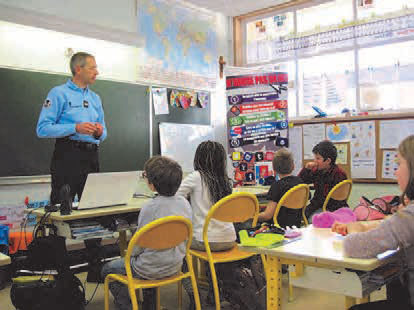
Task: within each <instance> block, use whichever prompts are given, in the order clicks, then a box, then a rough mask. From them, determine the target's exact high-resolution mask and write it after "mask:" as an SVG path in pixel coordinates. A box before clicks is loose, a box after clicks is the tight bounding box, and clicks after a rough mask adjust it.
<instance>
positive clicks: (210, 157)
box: [177, 141, 236, 310]
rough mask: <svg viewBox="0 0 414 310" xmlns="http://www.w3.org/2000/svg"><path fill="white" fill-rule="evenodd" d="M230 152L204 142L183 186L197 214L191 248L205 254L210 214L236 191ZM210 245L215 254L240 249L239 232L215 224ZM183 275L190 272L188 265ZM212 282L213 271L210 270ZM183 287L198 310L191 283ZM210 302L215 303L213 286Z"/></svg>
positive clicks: (182, 191) (210, 230)
mask: <svg viewBox="0 0 414 310" xmlns="http://www.w3.org/2000/svg"><path fill="white" fill-rule="evenodd" d="M226 163H227V156H226V151H225V149H224V147H223V145H221V144H220V143H219V142H215V141H204V142H202V143H200V144H199V145H198V147H197V150H196V153H195V155H194V172H192V173H190V174H189V175H188V176H187V177H186V178H185V179H184V180H183V182H182V183H181V186H180V189H179V190H178V192H177V195H182V196H184V197H187V198H190V202H191V208H192V210H193V221H192V223H193V241H192V243H191V248H192V249H194V250H198V251H205V246H204V242H203V227H204V222H205V220H206V217H207V213H208V212H209V211H210V209H211V207H212V206H213V205H214V204H215V203H216V202H217V201H219V200H220V199H221V198H224V197H226V196H227V195H230V194H231V193H232V191H233V189H232V186H231V182H230V179H229V177H228V176H227V170H226V166H227V165H226ZM208 241H209V245H210V249H211V251H213V252H220V251H226V250H229V249H231V248H233V247H234V246H235V245H236V242H235V241H236V232H235V229H234V226H233V223H226V222H221V221H217V220H211V222H210V224H209V228H208ZM183 271H187V266H186V264H185V265H184V267H183ZM207 274H208V278H210V276H209V274H210V271H209V269H208V270H207ZM182 283H183V286H184V288H185V290H186V292H187V293H188V296H189V299H190V305H189V307H188V309H191V310H193V309H195V301H194V295H193V289H192V286H191V283H190V280H189V279H188V278H187V279H184V280H183V281H182ZM208 295H209V296H208V298H207V299H209V300H210V302H212V299H213V297H212V296H213V291H212V287H211V286H210V290H209V294H208Z"/></svg>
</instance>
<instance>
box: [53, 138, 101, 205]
mask: <svg viewBox="0 0 414 310" xmlns="http://www.w3.org/2000/svg"><path fill="white" fill-rule="evenodd" d="M91 172H99V157H98V145H96V144H94V143H88V142H80V141H74V140H70V139H68V138H59V139H56V143H55V150H54V152H53V156H52V163H51V165H50V173H51V175H52V192H51V194H50V202H51V203H52V204H56V203H60V202H61V197H59V196H60V190H61V188H62V186H63V185H65V184H68V185H69V186H70V190H71V195H72V199H73V198H74V197H75V195H76V194H77V195H78V198H79V199H80V198H81V196H82V192H83V188H84V187H85V182H86V178H87V177H88V174H89V173H91Z"/></svg>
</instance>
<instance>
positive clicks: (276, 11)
mask: <svg viewBox="0 0 414 310" xmlns="http://www.w3.org/2000/svg"><path fill="white" fill-rule="evenodd" d="M331 1H332V0H316V1H309V0H294V1H289V2H287V3H284V4H281V5H278V6H275V7H271V8H267V9H263V10H259V11H255V12H253V13H249V14H245V15H241V16H237V17H234V18H233V35H234V41H233V42H234V46H233V47H234V65H236V66H244V67H257V66H263V65H277V64H279V63H284V62H287V61H294V63H295V72H296V74H295V77H294V79H290V80H294V81H295V83H294V85H295V92H296V103H295V105H296V115H295V116H293V118H306V117H307V116H305V115H300V114H299V112H300V111H301V110H303V109H300V98H299V93H300V90H299V87H298V81H299V71H300V70H299V60H300V59H305V58H310V57H314V56H319V55H326V54H335V53H339V52H344V51H353V53H354V70H355V92H356V94H355V98H356V110H357V112H359V111H361V89H360V88H361V87H360V79H359V76H360V66H359V51H360V50H361V49H364V48H367V47H376V46H384V45H392V44H394V43H398V42H406V41H411V40H413V39H412V38H409V37H408V38H395V39H393V40H390V41H388V42H385V43H384V42H381V41H379V42H376V43H372V44H369V46H359V45H358V43H357V39H353V44H352V45H351V46H348V47H344V48H336V49H329V50H327V51H324V52H321V53H317V54H315V55H305V56H299V55H298V53H297V50H295V52H294V55H293V56H291V57H285V58H280V59H277V60H276V59H271V60H270V61H264V62H257V63H250V64H247V23H250V22H253V21H257V20H260V19H265V18H269V17H273V16H275V15H280V14H284V13H288V12H292V13H293V23H294V25H293V31H294V34H295V35H296V34H297V29H298V20H297V11H298V10H301V9H304V8H309V7H313V6H317V5H321V4H324V3H327V2H331ZM349 1H352V8H353V20H352V22H354V23H356V22H357V21H358V7H357V2H356V1H355V0H349ZM291 104H292V103H291ZM384 111H386V112H387V113H395V112H398V109H396V110H392V109H391V110H384ZM291 118H292V117H291Z"/></svg>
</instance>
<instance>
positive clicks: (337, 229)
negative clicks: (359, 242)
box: [331, 222, 348, 236]
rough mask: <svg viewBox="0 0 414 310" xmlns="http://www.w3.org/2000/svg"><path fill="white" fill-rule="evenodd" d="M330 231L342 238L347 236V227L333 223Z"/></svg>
mask: <svg viewBox="0 0 414 310" xmlns="http://www.w3.org/2000/svg"><path fill="white" fill-rule="evenodd" d="M331 230H332V231H333V232H336V233H338V234H341V235H342V236H346V235H347V234H348V225H347V224H342V223H338V222H335V223H333V225H332V228H331Z"/></svg>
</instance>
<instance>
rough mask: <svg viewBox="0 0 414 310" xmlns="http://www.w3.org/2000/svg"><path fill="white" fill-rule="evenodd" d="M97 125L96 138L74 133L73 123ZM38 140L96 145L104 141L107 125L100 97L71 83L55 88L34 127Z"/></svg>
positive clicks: (48, 96) (74, 124) (74, 126)
mask: <svg viewBox="0 0 414 310" xmlns="http://www.w3.org/2000/svg"><path fill="white" fill-rule="evenodd" d="M83 122H92V123H100V124H101V125H102V126H103V133H102V135H101V136H100V137H99V139H98V140H97V139H95V138H94V137H93V136H89V135H84V134H80V133H77V132H76V124H77V123H83ZM36 132H37V136H38V137H39V138H63V137H67V136H69V139H72V140H77V141H84V142H91V143H95V144H99V143H100V142H101V141H103V140H105V138H106V126H105V119H104V111H103V108H102V102H101V98H99V96H98V95H97V94H96V93H94V92H93V91H92V90H90V89H89V88H88V87H86V88H85V89H83V88H80V87H78V86H77V85H76V84H75V83H73V82H72V81H71V80H68V81H67V82H66V84H63V85H60V86H56V87H54V88H52V90H51V91H50V92H49V94H48V95H47V98H46V101H45V102H44V104H43V107H42V111H41V112H40V116H39V121H38V122H37V128H36Z"/></svg>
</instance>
